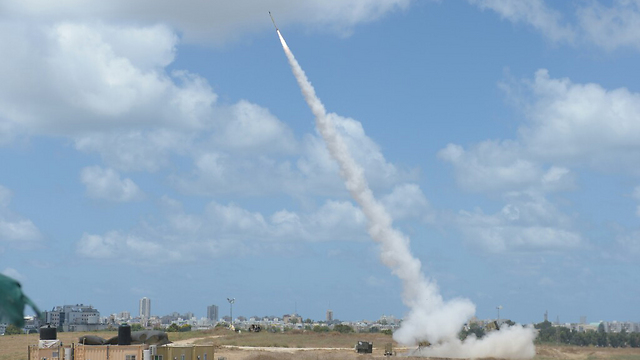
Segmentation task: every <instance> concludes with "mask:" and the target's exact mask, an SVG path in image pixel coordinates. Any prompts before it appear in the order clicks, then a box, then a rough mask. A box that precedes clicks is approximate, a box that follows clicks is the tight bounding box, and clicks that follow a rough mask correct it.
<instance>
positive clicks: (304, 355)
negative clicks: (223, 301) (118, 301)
mask: <svg viewBox="0 0 640 360" xmlns="http://www.w3.org/2000/svg"><path fill="white" fill-rule="evenodd" d="M91 334H92V335H98V336H101V337H103V338H109V337H111V336H114V335H116V333H115V332H96V333H91ZM81 335H85V333H60V334H58V337H59V338H60V340H61V341H62V342H63V343H65V344H70V343H72V342H75V341H77V339H78V337H80V336H81ZM169 338H170V339H171V340H172V341H173V342H175V343H178V344H180V343H182V344H188V343H194V344H214V345H216V346H217V350H216V354H215V359H219V358H221V357H222V358H225V359H226V360H352V359H353V360H367V359H371V360H374V359H388V358H385V357H384V356H383V355H384V354H383V352H384V346H385V344H386V343H388V342H391V337H390V336H387V335H383V334H338V333H321V334H318V333H313V332H305V333H303V332H299V333H291V332H290V333H284V334H271V333H267V332H261V333H257V334H256V333H241V334H238V333H233V332H229V331H226V330H219V331H215V332H211V331H207V332H198V331H193V332H188V333H170V334H169ZM358 340H364V341H372V342H373V344H374V349H373V354H371V355H358V354H356V353H355V352H354V351H353V345H354V344H355V343H356V342H357V341H358ZM37 343H38V335H37V334H34V335H11V336H0V360H26V358H27V346H28V345H33V344H37ZM394 348H395V349H396V351H397V355H398V356H400V355H403V354H406V351H407V350H408V349H403V348H398V347H397V345H396V344H394ZM536 352H537V355H536V357H535V358H534V359H535V360H560V359H568V360H640V349H631V348H624V349H613V348H594V347H585V348H581V347H574V346H549V345H541V346H538V347H537V348H536ZM402 358H403V359H407V360H411V359H424V358H414V357H407V356H403V357H402Z"/></svg>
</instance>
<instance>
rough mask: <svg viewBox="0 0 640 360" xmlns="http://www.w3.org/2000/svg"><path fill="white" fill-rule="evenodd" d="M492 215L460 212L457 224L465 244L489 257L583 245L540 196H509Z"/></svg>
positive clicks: (568, 221) (565, 218) (568, 220)
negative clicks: (488, 254) (472, 245)
mask: <svg viewBox="0 0 640 360" xmlns="http://www.w3.org/2000/svg"><path fill="white" fill-rule="evenodd" d="M506 200H507V205H505V206H504V207H503V208H502V210H501V211H499V212H497V213H494V214H485V213H484V212H483V211H482V210H480V209H476V210H475V211H460V213H459V214H458V216H457V219H456V223H457V225H458V228H459V229H460V231H461V232H462V233H463V235H464V236H465V238H466V239H467V241H468V242H470V243H472V244H474V245H477V246H479V247H481V248H482V249H483V250H485V251H487V252H490V253H504V252H528V251H559V250H567V249H573V248H577V247H579V246H581V245H583V244H584V240H583V239H582V236H581V235H580V233H578V232H577V231H576V230H575V229H573V221H572V219H571V218H570V217H569V216H567V215H565V214H563V213H562V212H561V211H559V210H558V209H557V208H556V207H555V206H554V205H553V204H551V203H550V202H549V201H548V200H547V199H545V198H544V197H542V196H540V195H539V194H531V193H529V194H512V195H511V196H508V197H507V199H506Z"/></svg>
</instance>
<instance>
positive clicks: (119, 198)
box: [80, 166, 144, 202]
mask: <svg viewBox="0 0 640 360" xmlns="http://www.w3.org/2000/svg"><path fill="white" fill-rule="evenodd" d="M80 180H81V181H82V183H83V184H84V185H85V186H86V188H87V195H88V196H89V197H90V198H93V199H103V200H109V201H115V202H127V201H135V200H140V199H142V197H143V196H144V194H143V192H142V190H140V188H139V187H138V185H136V184H135V183H134V182H133V180H131V179H129V178H126V179H121V178H120V175H119V174H118V173H117V172H116V171H115V170H113V169H103V168H101V167H99V166H90V167H86V168H84V169H82V171H81V173H80Z"/></svg>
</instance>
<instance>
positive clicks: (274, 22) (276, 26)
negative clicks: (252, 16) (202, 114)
mask: <svg viewBox="0 0 640 360" xmlns="http://www.w3.org/2000/svg"><path fill="white" fill-rule="evenodd" d="M269 16H271V22H272V23H273V26H275V28H276V31H280V30H278V25H276V21H275V20H273V15H271V11H269Z"/></svg>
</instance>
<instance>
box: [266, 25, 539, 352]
mask: <svg viewBox="0 0 640 360" xmlns="http://www.w3.org/2000/svg"><path fill="white" fill-rule="evenodd" d="M274 26H275V23H274ZM276 32H277V33H278V36H279V37H280V42H281V43H282V47H283V49H284V52H285V54H286V56H287V59H288V60H289V64H290V65H291V69H292V71H293V74H294V76H295V78H296V80H297V81H298V85H299V86H300V90H301V91H302V95H303V96H304V99H305V100H306V102H307V104H308V105H309V108H310V109H311V112H312V113H313V115H314V116H315V122H316V127H317V128H318V131H319V132H320V134H321V136H322V138H323V140H324V141H325V143H326V145H327V149H328V150H329V153H330V154H331V156H332V157H333V159H335V160H336V162H337V163H338V165H339V167H340V175H341V177H342V179H343V180H344V182H345V185H346V187H347V190H348V191H349V193H350V194H351V196H352V197H353V199H354V200H355V201H356V202H357V203H358V204H359V205H360V207H361V208H362V211H363V213H364V214H365V216H366V218H367V230H368V232H369V235H370V236H371V238H373V240H374V241H376V242H377V243H378V244H379V245H380V248H381V253H380V258H381V260H382V262H383V263H384V264H385V265H386V266H387V267H389V268H390V269H391V271H392V273H393V274H394V275H396V276H397V277H398V278H399V279H400V280H401V281H402V285H403V296H402V299H403V302H404V304H405V305H406V306H407V307H408V308H409V309H410V310H409V313H408V314H407V316H406V317H405V318H404V320H403V322H402V325H401V327H400V328H399V329H398V330H397V331H395V332H394V334H393V337H394V339H395V340H396V341H398V342H400V343H402V344H405V345H416V344H417V343H418V342H420V341H424V340H427V341H429V342H430V343H431V344H432V345H431V346H429V347H426V348H423V349H422V350H420V351H419V353H417V354H414V355H424V356H439V357H460V358H478V357H499V358H511V359H528V358H532V357H533V356H534V355H535V348H534V345H533V339H534V338H535V336H536V334H535V330H534V329H533V328H530V327H525V328H523V327H521V326H519V325H515V326H512V327H506V326H505V327H504V328H503V329H501V330H500V331H496V332H492V333H490V334H489V335H487V336H486V337H485V338H483V339H476V338H475V337H473V336H471V337H469V338H467V339H466V340H465V341H460V340H459V339H458V333H459V331H460V330H461V329H462V326H463V325H464V324H465V323H466V322H467V321H468V320H469V319H470V318H471V317H472V316H473V315H474V313H475V305H474V304H473V303H472V302H471V301H469V300H468V299H453V300H449V301H445V300H444V299H443V298H442V296H441V295H440V290H439V289H438V286H437V284H436V283H435V282H434V281H433V280H431V279H428V278H426V277H425V276H424V274H423V273H422V264H421V262H420V260H418V259H417V258H415V257H414V256H413V255H412V254H411V251H410V250H409V239H408V238H407V237H406V236H405V235H404V234H402V233H401V232H400V231H398V230H396V229H394V228H393V221H392V219H391V216H390V215H389V214H388V212H387V211H386V209H385V208H384V206H382V204H381V203H380V202H379V201H378V200H376V198H375V197H374V196H373V192H372V191H371V189H370V188H369V185H368V184H367V180H366V178H365V176H364V171H363V169H362V167H360V166H359V165H358V164H357V163H356V162H355V160H354V159H353V157H352V156H351V153H350V152H349V149H348V148H347V145H346V143H345V142H344V140H343V139H342V137H341V135H340V134H339V133H338V132H337V130H336V128H335V126H334V122H333V121H332V117H334V116H336V115H335V114H327V112H326V110H325V107H324V105H323V104H322V102H321V101H320V99H319V98H318V97H317V96H316V93H315V89H314V88H313V86H311V83H310V82H309V80H308V79H307V76H306V74H305V73H304V71H303V70H302V68H301V67H300V65H299V64H298V62H297V61H296V59H295V57H294V56H293V53H292V52H291V50H290V49H289V47H288V46H287V43H286V42H285V40H284V38H283V37H282V34H281V33H280V30H278V29H277V28H276Z"/></svg>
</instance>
